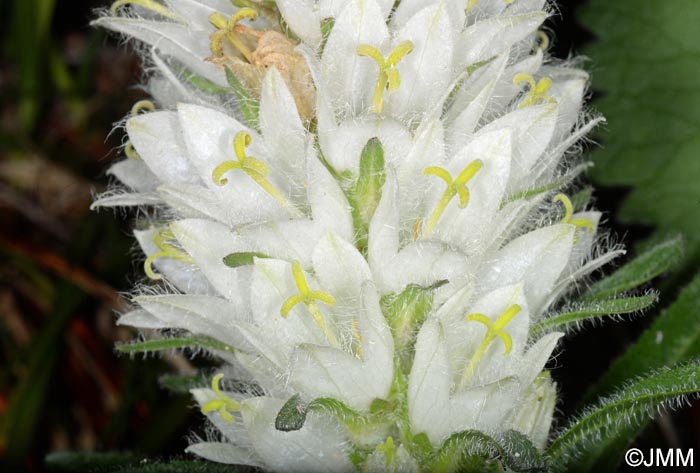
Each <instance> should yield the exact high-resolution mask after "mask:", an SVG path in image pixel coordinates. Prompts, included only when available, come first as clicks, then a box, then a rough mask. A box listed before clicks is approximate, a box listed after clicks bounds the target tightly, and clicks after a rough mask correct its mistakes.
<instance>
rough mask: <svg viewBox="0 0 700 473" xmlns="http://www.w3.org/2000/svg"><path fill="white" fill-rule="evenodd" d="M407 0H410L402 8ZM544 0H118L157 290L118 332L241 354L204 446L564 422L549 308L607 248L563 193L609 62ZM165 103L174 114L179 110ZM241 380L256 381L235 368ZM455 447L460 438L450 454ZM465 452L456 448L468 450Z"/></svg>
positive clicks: (332, 449)
mask: <svg viewBox="0 0 700 473" xmlns="http://www.w3.org/2000/svg"><path fill="white" fill-rule="evenodd" d="M395 3H396V5H395ZM547 17H548V13H547V12H546V5H545V0H468V1H467V0H403V1H401V2H394V0H348V1H333V0H316V1H314V0H277V1H276V2H271V1H266V0H232V1H231V2H228V1H226V0H165V1H164V3H159V2H157V1H156V0H131V1H129V0H119V1H117V2H116V3H115V4H114V5H113V7H112V9H111V12H110V13H108V14H105V15H104V16H102V17H101V18H100V19H99V20H97V21H96V23H97V24H99V25H101V26H103V27H106V28H109V29H112V30H115V31H118V32H121V33H124V34H126V35H128V36H131V37H134V38H136V39H138V40H140V41H142V42H144V43H146V44H147V45H150V49H149V50H147V54H146V56H147V57H148V58H150V63H151V64H152V65H153V73H152V75H151V77H150V78H149V82H148V90H149V91H150V92H151V94H152V95H153V97H154V103H155V104H156V105H157V107H156V106H154V103H151V102H143V103H139V104H137V105H136V106H135V107H134V110H132V114H131V116H130V117H129V118H128V119H127V121H126V131H127V133H128V140H129V141H128V144H127V146H126V149H127V154H128V158H127V159H125V160H124V161H122V162H119V163H117V164H115V165H114V166H113V167H112V168H111V169H110V173H111V174H113V175H114V176H116V177H117V178H118V179H119V181H121V183H122V184H123V187H122V188H121V190H117V191H111V192H110V193H109V194H106V195H104V196H102V197H101V198H99V199H98V200H97V201H96V203H95V206H97V207H108V206H142V207H143V206H147V207H149V208H152V209H154V212H152V213H151V215H154V217H153V218H152V220H151V221H150V227H149V228H147V229H142V230H138V231H136V232H135V235H136V238H137V240H138V242H139V244H140V246H141V248H142V249H143V252H144V253H145V255H146V260H145V263H144V269H145V273H146V275H147V276H148V277H149V278H150V279H152V280H154V281H158V282H157V283H154V284H155V285H156V287H160V289H159V290H155V289H152V290H151V291H150V293H149V294H148V295H138V296H135V297H134V304H135V308H134V310H132V311H131V312H128V313H126V314H124V315H122V316H121V318H120V319H119V323H120V324H125V325H130V326H133V327H137V328H141V329H156V330H165V331H166V332H170V333H172V332H173V331H175V332H177V333H187V334H190V335H191V336H192V337H193V340H199V342H200V345H201V346H202V347H203V348H204V349H206V350H207V351H209V352H210V353H212V354H213V355H215V356H217V357H218V358H219V359H221V361H222V365H221V368H220V371H219V373H220V374H218V375H217V376H215V377H214V378H213V380H212V383H211V386H209V387H201V388H199V389H195V390H193V391H192V393H193V395H194V397H195V399H196V400H197V402H198V403H199V405H200V406H201V410H202V412H203V413H204V414H206V416H207V417H208V418H209V420H210V421H211V423H212V424H213V425H214V426H216V428H217V429H218V431H219V432H220V435H219V436H218V437H216V438H214V437H212V438H210V439H208V441H202V442H199V443H193V444H192V445H191V446H190V447H189V451H190V452H192V453H195V454H197V455H199V456H201V457H204V458H207V459H210V460H213V461H217V462H224V463H232V464H247V465H254V466H259V467H262V468H264V469H269V470H275V471H304V472H307V471H351V470H354V469H358V470H362V471H434V470H437V469H439V468H441V467H444V468H447V469H449V468H448V467H449V465H454V464H456V462H457V460H456V458H457V457H456V456H455V455H463V451H462V450H463V449H462V450H460V449H451V450H450V449H449V448H447V447H448V446H449V445H451V444H450V443H449V442H450V439H451V438H454V436H455V435H459V434H460V433H463V432H468V431H480V432H483V433H485V434H488V435H498V434H500V433H503V432H506V431H517V432H520V433H522V434H524V435H525V436H527V437H528V438H529V439H530V441H531V442H532V443H533V444H534V445H536V446H537V447H538V448H542V447H543V446H544V445H545V443H546V440H547V437H548V433H549V429H550V424H551V421H552V414H553V410H554V406H555V402H556V387H555V384H554V383H553V382H552V381H551V379H550V377H549V374H548V372H547V371H545V370H544V367H545V365H546V363H547V361H548V360H549V359H550V357H551V355H552V352H553V350H554V349H555V347H556V345H557V342H558V341H559V339H560V337H561V336H562V334H561V333H559V332H553V333H546V334H542V333H533V331H532V330H531V327H532V325H533V323H535V322H537V321H538V320H541V319H542V318H543V317H545V316H546V315H547V313H548V311H549V310H550V309H551V308H552V307H553V305H554V304H556V303H557V302H558V301H559V300H560V298H561V297H562V296H563V295H564V294H565V293H566V292H567V291H568V290H569V288H570V287H571V286H572V284H574V283H575V282H576V281H577V280H578V279H580V278H582V277H584V276H585V275H587V274H588V273H590V272H592V271H594V270H595V269H597V268H599V267H600V266H601V265H603V264H605V263H606V262H607V261H609V260H610V259H612V258H614V257H615V256H616V255H617V254H619V252H615V251H611V252H608V253H603V254H602V255H600V254H599V255H597V256H595V257H594V256H593V253H594V252H593V250H592V247H593V245H594V242H595V235H596V231H597V226H598V221H599V218H600V214H599V213H598V212H595V211H590V210H585V206H586V201H585V200H584V199H579V198H571V197H570V196H568V195H567V193H566V189H567V188H568V185H569V184H570V183H571V181H572V180H574V179H575V177H576V176H577V174H578V173H580V171H581V170H582V169H584V168H585V166H582V165H579V166H574V165H572V164H571V159H570V158H569V154H567V153H568V150H569V149H570V148H571V147H572V146H573V145H574V144H575V143H577V142H578V141H579V140H581V139H582V137H584V135H585V134H586V133H587V132H589V131H590V130H591V129H592V128H593V127H594V126H595V125H596V124H597V123H599V122H600V119H590V120H585V119H582V118H581V117H582V116H583V112H582V102H583V98H584V94H585V90H586V82H587V75H586V74H585V73H584V72H583V71H581V70H578V69H576V68H574V67H572V66H569V65H567V64H559V65H556V64H554V63H553V62H551V61H550V60H549V59H548V57H547V53H546V49H547V43H548V40H547V37H546V36H545V35H544V34H543V33H542V32H540V31H538V30H539V28H540V27H541V25H542V23H543V22H544V21H545V20H546V19H547ZM156 108H157V110H156ZM233 378H235V379H237V380H238V382H237V383H236V387H235V388H234V387H233V385H232V384H230V383H227V380H231V379H233ZM450 452H452V453H450ZM452 454H453V456H455V457H454V458H453V457H451V456H450V455H452Z"/></svg>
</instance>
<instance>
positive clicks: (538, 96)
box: [513, 72, 557, 108]
mask: <svg viewBox="0 0 700 473" xmlns="http://www.w3.org/2000/svg"><path fill="white" fill-rule="evenodd" d="M523 83H525V84H527V85H528V86H530V90H528V92H527V94H526V95H525V98H524V99H523V101H522V102H520V105H518V108H525V107H529V106H531V105H536V104H538V103H539V102H548V103H557V101H556V100H555V99H554V97H552V96H551V95H549V94H547V92H548V91H549V89H550V87H552V79H550V78H549V77H543V78H542V79H540V80H539V81H538V82H535V78H534V77H532V75H530V74H526V73H524V72H521V73H519V74H516V75H515V77H513V84H515V85H521V84H523Z"/></svg>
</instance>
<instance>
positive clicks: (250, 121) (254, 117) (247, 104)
mask: <svg viewBox="0 0 700 473" xmlns="http://www.w3.org/2000/svg"><path fill="white" fill-rule="evenodd" d="M226 80H227V81H228V84H229V85H230V86H231V89H233V93H234V94H236V97H237V98H238V108H239V109H240V111H241V114H242V115H243V118H244V119H245V121H246V123H247V125H248V126H249V127H251V128H253V129H255V130H258V129H259V126H260V101H259V100H258V99H256V98H254V97H253V95H252V94H251V93H250V91H249V90H248V89H247V88H246V87H245V86H244V85H243V84H242V83H241V81H239V80H238V78H237V77H236V76H235V74H234V73H233V71H232V70H231V69H229V68H226Z"/></svg>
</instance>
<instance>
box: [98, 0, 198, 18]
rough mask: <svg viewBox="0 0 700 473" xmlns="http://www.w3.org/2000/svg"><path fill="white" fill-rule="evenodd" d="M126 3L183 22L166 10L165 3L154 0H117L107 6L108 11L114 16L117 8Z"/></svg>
mask: <svg viewBox="0 0 700 473" xmlns="http://www.w3.org/2000/svg"><path fill="white" fill-rule="evenodd" d="M126 5H137V6H139V7H141V8H145V9H147V10H151V11H152V12H154V13H157V14H159V15H162V16H164V17H166V18H170V19H171V20H175V21H179V22H183V23H184V22H185V21H184V19H183V18H181V17H179V16H178V15H176V14H175V13H173V12H171V11H170V10H168V9H167V7H166V6H165V5H163V4H162V3H158V2H156V1H154V0H117V1H116V2H114V3H113V4H112V6H111V7H110V8H109V11H110V13H111V14H112V15H114V16H116V15H117V10H119V9H120V8H121V7H123V6H126Z"/></svg>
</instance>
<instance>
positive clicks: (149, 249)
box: [134, 229, 214, 294]
mask: <svg viewBox="0 0 700 473" xmlns="http://www.w3.org/2000/svg"><path fill="white" fill-rule="evenodd" d="M154 236H155V230H153V229H150V230H134V237H136V240H137V241H138V242H139V245H140V246H141V249H142V250H143V252H144V254H145V255H146V256H150V255H152V254H153V253H157V252H159V251H160V250H159V249H158V247H157V246H156V244H155V243H154V241H153V237H154ZM153 266H154V267H155V271H156V273H159V274H162V275H163V276H164V277H165V279H166V280H168V281H169V282H171V283H172V284H174V285H175V287H177V288H178V289H179V290H180V291H182V292H185V293H189V294H213V293H214V288H213V287H212V286H211V284H209V282H208V281H207V279H206V278H205V277H204V276H203V274H202V272H201V271H199V269H198V268H196V267H195V266H194V265H192V264H190V263H184V262H182V261H178V260H175V259H171V258H157V259H156V260H155V261H154V263H153Z"/></svg>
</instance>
